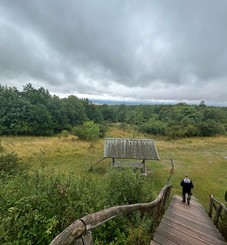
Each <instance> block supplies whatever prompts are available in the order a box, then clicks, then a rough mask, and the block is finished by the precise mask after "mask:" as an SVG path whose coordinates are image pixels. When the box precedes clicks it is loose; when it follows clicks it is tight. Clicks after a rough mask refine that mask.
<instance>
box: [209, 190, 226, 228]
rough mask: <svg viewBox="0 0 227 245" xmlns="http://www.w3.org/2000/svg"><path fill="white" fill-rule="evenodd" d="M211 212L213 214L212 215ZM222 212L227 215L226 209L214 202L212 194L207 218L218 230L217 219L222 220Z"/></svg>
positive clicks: (219, 203)
mask: <svg viewBox="0 0 227 245" xmlns="http://www.w3.org/2000/svg"><path fill="white" fill-rule="evenodd" d="M213 210H214V211H215V213H214V214H213ZM223 212H225V213H226V214H227V207H226V206H225V205H224V204H223V203H221V202H219V201H218V200H216V199H215V198H214V196H213V195H212V194H210V207H209V213H208V214H209V217H210V218H211V219H212V220H213V222H214V224H215V226H216V227H217V228H218V223H219V219H223V216H222V215H223Z"/></svg>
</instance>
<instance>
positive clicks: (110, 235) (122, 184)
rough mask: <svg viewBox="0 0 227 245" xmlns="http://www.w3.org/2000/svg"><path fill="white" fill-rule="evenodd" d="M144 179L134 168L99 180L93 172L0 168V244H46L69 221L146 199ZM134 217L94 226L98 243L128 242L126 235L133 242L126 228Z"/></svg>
mask: <svg viewBox="0 0 227 245" xmlns="http://www.w3.org/2000/svg"><path fill="white" fill-rule="evenodd" d="M149 183H150V181H149ZM149 183H148V182H147V180H146V179H145V178H142V177H140V176H139V174H138V173H134V172H133V171H116V170H113V171H109V173H107V175H106V176H104V178H102V179H99V178H97V177H96V176H95V175H92V174H89V177H88V176H87V175H86V176H80V177H79V176H75V175H71V176H67V178H66V177H64V176H54V175H53V174H52V173H48V172H47V171H45V169H43V171H42V170H39V172H31V171H30V172H29V173H27V172H25V171H23V172H22V171H21V172H15V173H14V174H13V175H12V174H11V175H9V174H7V173H6V172H3V171H2V172H0V186H1V188H0V213H1V216H0V244H3V245H6V244H7V245H8V244H19V245H20V244H21V245H22V244H31V245H32V244H35V245H40V244H49V243H50V241H51V240H52V239H53V238H54V237H55V236H56V235H57V234H58V233H60V232H61V231H62V230H64V229H65V228H66V227H67V226H69V225H70V224H71V223H72V222H73V221H74V220H76V219H79V218H81V217H83V216H85V215H87V214H91V213H94V212H97V211H99V210H102V209H104V208H106V207H111V206H113V205H120V204H123V203H134V202H140V201H142V202H144V201H150V199H151V194H152V193H151V187H152V185H151V184H149ZM94 193H95V195H94ZM134 215H135V214H132V215H130V216H120V217H118V218H117V219H114V220H111V221H110V222H107V223H106V224H104V225H102V226H100V227H98V228H97V229H95V230H94V231H93V236H94V239H95V240H96V241H99V243H97V244H127V243H126V237H127V239H131V240H133V239H134V240H135V239H136V238H135V236H136V235H135V234H133V232H132V230H131V229H132V227H133V225H132V222H134V221H135V220H136V218H133V217H134ZM135 223H138V222H135ZM141 223H144V227H146V223H147V220H144V221H143V219H142V218H141ZM130 224H131V225H130ZM141 225H142V224H141ZM129 227H130V229H129ZM135 228H136V229H137V234H138V236H139V234H145V231H146V229H143V230H140V228H139V227H138V226H137V227H136V226H135ZM132 235H133V238H130V236H132ZM138 239H139V238H138ZM140 239H141V238H140Z"/></svg>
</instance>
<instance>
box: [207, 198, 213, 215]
mask: <svg viewBox="0 0 227 245" xmlns="http://www.w3.org/2000/svg"><path fill="white" fill-rule="evenodd" d="M209 196H210V204H209V205H210V206H209V213H208V215H209V217H210V218H212V211H213V205H214V199H213V195H212V194H210V195H209Z"/></svg>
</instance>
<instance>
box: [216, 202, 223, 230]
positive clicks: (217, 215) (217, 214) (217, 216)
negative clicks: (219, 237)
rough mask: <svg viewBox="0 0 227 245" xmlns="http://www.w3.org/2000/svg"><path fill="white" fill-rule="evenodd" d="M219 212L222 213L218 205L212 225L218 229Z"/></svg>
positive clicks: (220, 206)
mask: <svg viewBox="0 0 227 245" xmlns="http://www.w3.org/2000/svg"><path fill="white" fill-rule="evenodd" d="M221 211H222V205H221V204H219V205H218V207H217V211H216V214H215V216H214V224H215V225H216V227H217V228H218V220H219V217H220V215H221Z"/></svg>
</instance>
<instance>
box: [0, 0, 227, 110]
mask: <svg viewBox="0 0 227 245" xmlns="http://www.w3.org/2000/svg"><path fill="white" fill-rule="evenodd" d="M0 83H1V84H2V85H8V86H15V87H17V88H18V89H19V90H22V88H23V86H24V85H26V84H27V83H32V84H33V86H34V87H36V88H38V87H41V86H42V87H44V88H45V89H48V90H49V91H50V92H51V93H52V94H56V95H59V96H61V97H62V96H68V95H76V96H78V97H80V98H81V97H83V98H99V99H100V98H103V99H120V100H122V99H125V100H126V99H128V100H132V99H133V100H165V101H172V100H173V101H186V102H189V103H190V102H194V101H202V100H203V101H205V102H206V103H207V102H208V103H210V102H211V103H212V102H214V103H222V104H225V105H227V1H226V0H218V1H214V0H190V1H187V0H171V1H170V0H138V1H136V0H108V1H106V0H67V1H63V0H48V1H47V0H0Z"/></svg>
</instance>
